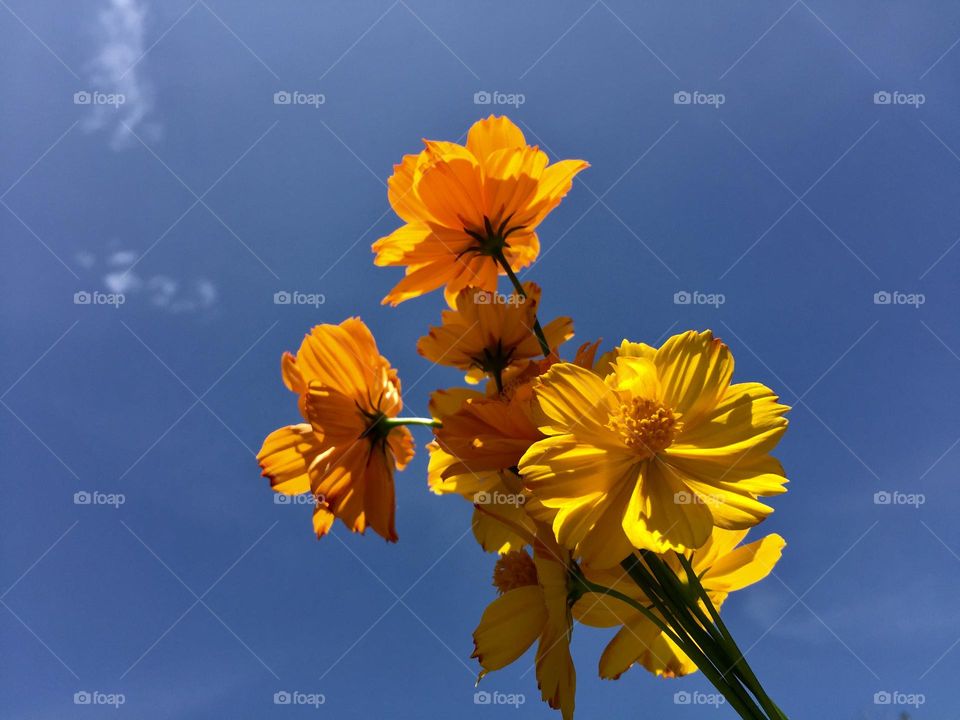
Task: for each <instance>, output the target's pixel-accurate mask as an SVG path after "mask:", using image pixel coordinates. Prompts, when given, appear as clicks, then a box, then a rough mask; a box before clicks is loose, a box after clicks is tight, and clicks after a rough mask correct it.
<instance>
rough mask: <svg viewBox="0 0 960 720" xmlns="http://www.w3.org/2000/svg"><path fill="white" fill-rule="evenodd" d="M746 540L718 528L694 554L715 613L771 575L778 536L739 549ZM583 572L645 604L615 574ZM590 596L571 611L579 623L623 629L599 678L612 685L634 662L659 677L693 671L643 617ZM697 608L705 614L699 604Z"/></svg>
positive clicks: (669, 559) (674, 564)
mask: <svg viewBox="0 0 960 720" xmlns="http://www.w3.org/2000/svg"><path fill="white" fill-rule="evenodd" d="M746 535H747V531H746V530H736V531H735V530H720V529H716V530H714V531H713V534H712V535H711V537H710V539H709V540H708V541H707V543H706V544H705V545H704V546H703V547H702V548H701V549H699V550H697V551H696V552H695V553H693V557H692V562H691V564H692V566H693V569H694V571H695V572H696V573H697V576H698V577H699V578H700V583H701V584H702V585H703V589H704V590H706V592H707V595H708V596H709V597H710V600H711V601H712V602H713V605H714V607H715V608H716V609H717V610H719V609H720V606H721V605H723V602H724V601H725V600H726V598H727V596H728V595H729V594H730V593H731V592H734V591H736V590H741V589H742V588H745V587H747V586H748V585H753V584H754V583H756V582H759V581H760V580H762V579H763V578H765V577H766V576H767V575H769V574H770V572H771V571H772V570H773V567H774V566H775V565H776V564H777V562H778V561H779V560H780V555H781V553H782V552H783V548H784V546H785V545H786V543H785V542H784V540H783V538H782V537H780V536H779V535H776V534H772V535H767V536H766V537H764V538H762V539H761V540H757V541H756V542H752V543H750V544H749V545H740V543H741V542H742V541H743V539H744V538H745V537H746ZM738 546H739V547H738ZM663 560H664V561H665V562H666V563H667V565H669V566H670V567H671V569H672V570H673V571H674V572H675V573H676V574H677V576H678V577H679V578H681V579H682V580H684V581H685V578H686V574H685V573H684V571H683V569H682V568H681V566H680V563H679V561H678V560H677V558H676V556H675V555H673V554H672V553H671V554H670V555H667V556H664V558H663ZM586 573H587V577H588V578H589V579H590V580H592V581H594V582H597V583H599V584H601V585H605V586H606V587H616V589H617V590H619V591H620V592H623V593H624V594H626V595H628V596H629V597H632V598H633V599H635V600H638V601H640V602H644V603H647V602H648V601H647V600H646V598H644V597H643V593H642V592H640V590H639V589H638V588H637V586H636V585H634V584H633V583H632V582H631V581H630V580H629V579H625V578H624V576H623V574H622V573H620V572H619V571H612V570H608V571H599V572H591V571H590V570H589V569H588V570H587V571H586ZM590 597H591V596H586V597H585V598H584V600H583V601H581V602H580V603H577V604H576V605H575V606H574V608H573V613H574V615H575V617H576V619H577V621H578V622H581V623H583V624H585V625H592V626H594V627H615V626H622V627H621V628H620V630H619V631H618V632H617V634H616V635H615V636H614V638H613V639H612V640H611V641H610V643H609V644H608V645H607V647H606V649H605V650H604V651H603V654H602V655H601V657H600V677H602V678H606V679H608V680H609V679H612V680H616V679H617V678H619V677H620V675H622V674H623V673H624V672H626V671H627V670H628V669H629V668H630V667H631V666H632V665H633V664H634V663H636V664H639V665H642V666H643V667H644V668H646V669H647V670H649V671H650V672H652V673H654V674H655V675H658V676H662V677H680V676H683V675H689V674H690V673H692V672H695V671H696V670H697V666H696V664H695V663H694V662H693V661H692V660H691V659H690V658H689V657H687V655H686V654H685V653H684V652H683V651H682V650H681V649H680V648H679V647H677V645H676V644H675V643H674V642H673V641H672V640H671V639H670V638H668V637H667V636H666V635H665V634H664V633H663V632H662V631H661V630H660V628H658V627H657V626H656V625H655V624H654V623H653V622H651V621H650V619H649V618H647V617H645V616H644V615H643V614H642V613H640V612H638V611H637V610H634V609H633V608H631V607H630V606H628V605H627V604H625V603H622V602H620V601H619V600H615V599H612V598H602V602H601V603H595V604H592V605H588V604H587V602H586V601H587V600H589V599H590ZM594 597H596V596H594ZM700 605H701V607H703V609H704V612H706V608H705V607H704V606H703V603H702V602H701V603H700Z"/></svg>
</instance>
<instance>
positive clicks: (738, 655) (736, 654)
mask: <svg viewBox="0 0 960 720" xmlns="http://www.w3.org/2000/svg"><path fill="white" fill-rule="evenodd" d="M677 556H678V557H679V560H680V564H681V565H682V566H683V569H684V572H686V574H687V579H688V582H689V583H690V585H691V586H692V587H693V588H694V589H695V590H696V591H697V593H698V594H699V596H700V597H701V599H702V600H703V604H704V605H705V606H706V608H707V611H708V612H709V613H710V616H711V617H712V618H713V625H714V626H715V628H716V629H717V631H718V632H719V635H720V639H722V641H723V642H724V644H725V645H726V647H727V653H728V654H729V655H730V657H731V659H732V660H733V663H732V665H731V668H732V669H734V671H735V672H737V673H738V674H739V675H740V676H741V677H742V678H743V681H744V683H746V685H747V687H748V688H750V691H751V692H752V693H753V694H754V696H755V697H756V698H757V699H758V700H759V701H760V704H761V705H762V706H763V709H764V710H765V711H766V712H767V713H768V714H769V715H770V717H772V718H775V719H778V720H787V716H786V714H785V713H784V712H783V710H781V709H780V708H779V707H778V706H777V704H776V703H775V702H774V701H773V700H772V699H771V698H770V696H769V695H767V692H766V690H764V689H763V685H762V684H761V683H760V680H759V679H758V678H757V676H756V674H755V673H754V672H753V668H751V667H750V665H749V663H748V662H747V659H746V657H745V656H744V654H743V652H742V651H741V650H740V648H739V646H738V645H737V642H736V640H734V639H733V635H732V634H731V633H730V630H728V629H727V625H726V623H724V622H723V619H722V618H721V617H720V612H719V611H718V610H717V608H716V606H715V605H714V604H713V601H712V600H711V599H710V596H709V595H708V594H707V591H706V590H705V589H704V587H703V584H702V583H701V582H700V578H699V577H697V574H696V571H695V570H694V569H693V564H692V563H691V562H690V559H689V558H687V557H686V556H685V555H683V554H682V553H677Z"/></svg>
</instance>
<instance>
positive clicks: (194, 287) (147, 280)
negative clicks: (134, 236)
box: [76, 249, 219, 314]
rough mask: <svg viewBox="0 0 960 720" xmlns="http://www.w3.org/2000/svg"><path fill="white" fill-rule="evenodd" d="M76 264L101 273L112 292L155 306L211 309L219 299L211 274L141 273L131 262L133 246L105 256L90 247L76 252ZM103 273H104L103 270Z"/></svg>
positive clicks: (178, 309)
mask: <svg viewBox="0 0 960 720" xmlns="http://www.w3.org/2000/svg"><path fill="white" fill-rule="evenodd" d="M76 259H77V264H78V265H81V266H82V267H83V268H84V269H85V270H89V271H91V272H92V273H94V274H96V275H97V276H98V277H99V282H100V283H101V284H102V285H103V287H104V288H105V289H106V290H107V291H109V292H111V293H121V294H123V295H125V296H127V302H128V303H129V302H130V300H132V299H133V298H142V299H144V300H146V301H147V302H148V303H149V304H150V305H152V306H153V307H155V308H157V309H159V310H163V311H164V312H169V313H173V314H187V313H209V312H212V311H213V310H214V309H215V308H216V305H217V302H218V300H219V292H218V291H217V286H216V285H215V284H214V283H213V281H211V280H209V279H208V278H205V277H202V276H198V277H194V278H188V279H185V280H183V279H177V278H173V277H170V276H169V275H150V276H141V275H139V274H137V273H136V272H134V270H133V269H132V268H131V265H133V263H134V262H135V261H136V259H137V254H136V252H134V251H133V250H123V249H121V250H114V251H111V252H108V253H106V254H105V255H104V256H103V258H102V260H101V259H98V257H97V255H96V254H94V253H92V252H90V251H89V250H83V251H81V252H79V253H77V257H76ZM101 273H102V274H101Z"/></svg>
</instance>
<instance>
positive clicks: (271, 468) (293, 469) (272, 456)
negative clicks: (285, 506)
mask: <svg viewBox="0 0 960 720" xmlns="http://www.w3.org/2000/svg"><path fill="white" fill-rule="evenodd" d="M323 449H324V448H323V444H322V441H321V439H320V438H319V437H318V436H317V434H316V433H314V431H313V428H312V427H311V426H310V425H309V424H308V423H301V424H299V425H289V426H287V427H283V428H280V429H279V430H274V431H273V432H272V433H270V434H269V435H267V438H266V439H265V440H264V441H263V447H261V448H260V452H259V453H257V461H258V462H259V463H260V467H261V469H262V470H263V476H264V477H267V478H270V487H272V488H273V489H274V490H276V491H277V492H281V493H284V494H286V495H301V494H303V493H308V492H310V476H309V475H308V474H307V469H308V468H309V467H310V463H311V462H313V460H314V458H316V457H317V456H318V455H319V454H320V453H321V452H323Z"/></svg>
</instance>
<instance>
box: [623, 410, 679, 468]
mask: <svg viewBox="0 0 960 720" xmlns="http://www.w3.org/2000/svg"><path fill="white" fill-rule="evenodd" d="M676 426H677V420H676V418H675V417H674V416H673V412H671V411H670V408H668V407H665V406H663V405H661V404H660V403H658V402H657V401H656V400H647V399H646V398H633V399H632V400H631V401H630V402H628V403H624V404H623V405H621V406H620V407H619V408H618V409H617V411H616V412H615V413H614V414H612V415H611V416H610V421H609V422H608V423H607V427H608V428H610V429H611V430H613V431H614V432H616V433H618V434H619V435H620V439H621V440H622V441H623V443H624V444H625V445H626V446H627V447H629V448H631V449H632V450H634V451H636V452H637V453H639V454H640V455H642V456H643V457H653V456H654V455H656V454H657V453H658V452H660V451H661V450H664V449H666V448H668V447H670V444H671V443H672V442H673V438H674V435H675V434H676Z"/></svg>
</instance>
